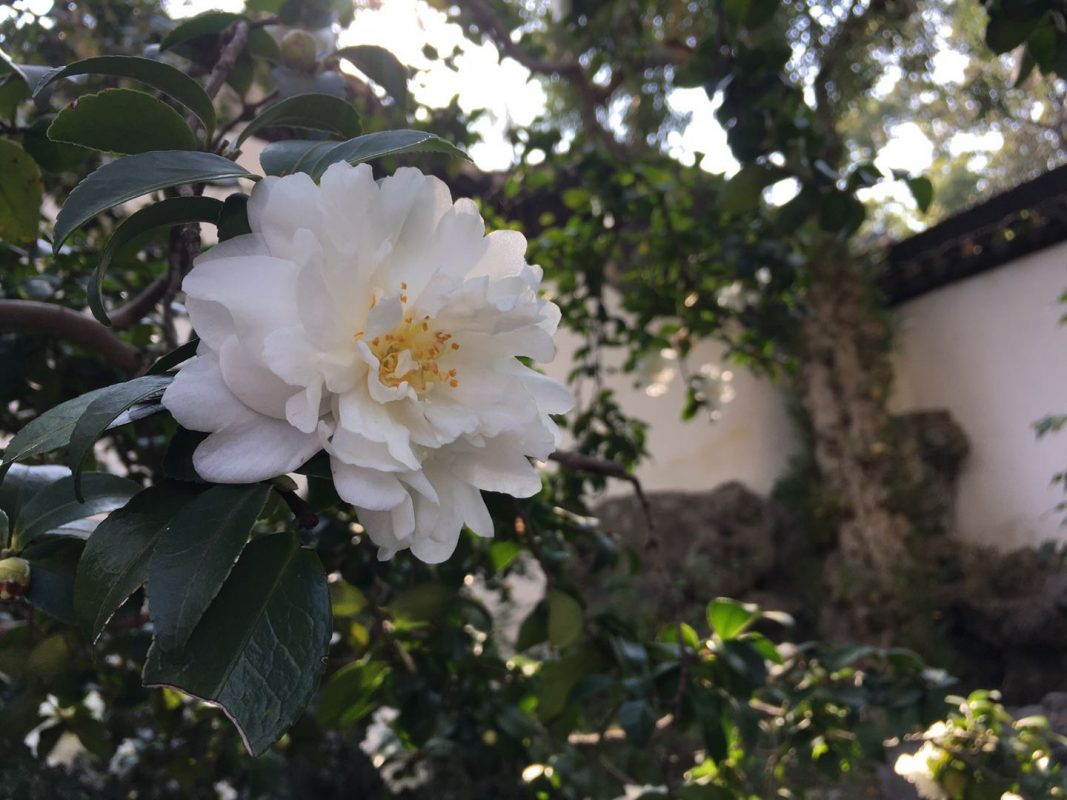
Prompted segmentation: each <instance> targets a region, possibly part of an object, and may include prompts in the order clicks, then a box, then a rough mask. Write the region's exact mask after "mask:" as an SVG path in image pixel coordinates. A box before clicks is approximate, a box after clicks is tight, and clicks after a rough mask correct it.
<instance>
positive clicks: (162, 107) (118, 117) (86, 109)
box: [48, 89, 197, 155]
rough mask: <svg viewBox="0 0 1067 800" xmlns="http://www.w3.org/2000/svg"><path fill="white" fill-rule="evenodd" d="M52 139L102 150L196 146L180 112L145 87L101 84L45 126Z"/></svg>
mask: <svg viewBox="0 0 1067 800" xmlns="http://www.w3.org/2000/svg"><path fill="white" fill-rule="evenodd" d="M48 138H49V139H51V140H52V141H53V142H64V143H66V144H76V145H78V146H79V147H87V148H89V149H92V150H102V151H104V152H107V153H120V154H123V155H126V154H130V153H146V152H149V151H151V150H196V147H197V142H196V135H195V134H194V133H193V131H192V129H191V128H190V127H189V126H188V125H187V124H186V122H185V120H184V119H182V116H181V114H179V113H178V112H177V111H175V110H174V109H173V108H171V107H170V106H168V105H167V104H166V103H164V102H163V101H162V100H158V99H156V98H155V97H153V96H152V95H150V94H148V93H146V92H140V91H137V90H136V89H104V90H103V91H101V92H97V93H96V94H85V95H82V96H81V97H79V98H78V99H77V100H76V101H74V102H73V103H71V104H70V105H69V106H67V107H66V108H64V109H63V110H62V111H60V112H59V114H58V115H57V116H56V118H55V120H54V121H53V122H52V124H51V125H50V126H49V127H48Z"/></svg>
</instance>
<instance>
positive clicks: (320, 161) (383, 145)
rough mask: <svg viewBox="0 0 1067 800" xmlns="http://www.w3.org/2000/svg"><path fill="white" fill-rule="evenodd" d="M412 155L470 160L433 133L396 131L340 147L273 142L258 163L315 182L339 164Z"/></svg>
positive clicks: (268, 169)
mask: <svg viewBox="0 0 1067 800" xmlns="http://www.w3.org/2000/svg"><path fill="white" fill-rule="evenodd" d="M412 152H420V153H442V154H444V155H448V156H453V157H455V158H463V159H466V160H468V161H469V160H470V157H469V156H468V155H467V154H466V153H464V152H463V151H462V150H460V149H459V148H458V147H456V146H455V145H453V144H449V143H448V142H446V141H445V140H444V139H442V138H440V137H439V136H436V135H434V134H432V133H426V132H425V131H412V130H399V131H382V132H380V133H368V134H365V135H363V136H357V137H356V138H355V139H349V140H348V141H347V142H341V143H340V144H335V143H333V142H317V141H316V142H312V141H304V140H299V139H294V140H289V141H284V142H272V143H271V144H269V145H267V146H266V147H265V148H264V149H263V152H262V153H261V154H260V157H259V163H260V165H261V166H262V167H263V171H264V172H266V173H267V174H268V175H288V174H291V173H294V172H306V173H307V174H309V175H310V176H311V177H312V178H314V179H315V180H318V179H319V178H321V177H322V173H324V172H325V171H326V168H327V167H329V166H330V165H331V164H336V163H338V162H340V161H347V162H348V163H349V164H359V163H361V162H363V161H370V160H371V159H374V158H380V157H382V156H389V155H400V154H402V153H412Z"/></svg>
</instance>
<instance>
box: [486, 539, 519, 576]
mask: <svg viewBox="0 0 1067 800" xmlns="http://www.w3.org/2000/svg"><path fill="white" fill-rule="evenodd" d="M521 552H522V547H521V546H520V545H519V543H518V542H508V541H503V540H500V541H496V542H493V543H492V544H491V545H489V563H490V565H491V566H492V567H493V572H503V571H504V570H506V569H507V568H508V567H510V566H511V565H512V564H514V563H515V559H516V558H518V557H519V553H521Z"/></svg>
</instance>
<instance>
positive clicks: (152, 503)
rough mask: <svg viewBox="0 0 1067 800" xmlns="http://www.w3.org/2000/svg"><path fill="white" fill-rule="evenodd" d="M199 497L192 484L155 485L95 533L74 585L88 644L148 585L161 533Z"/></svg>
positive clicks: (115, 513) (99, 526)
mask: <svg viewBox="0 0 1067 800" xmlns="http://www.w3.org/2000/svg"><path fill="white" fill-rule="evenodd" d="M196 494H197V489H196V488H194V487H193V486H191V485H190V484H176V483H163V484H160V485H158V486H152V487H150V488H148V489H145V490H144V491H143V492H140V493H138V494H136V495H134V496H133V498H131V499H130V501H129V502H128V503H127V504H126V505H124V506H123V507H122V508H120V509H118V510H117V511H113V512H112V513H111V515H110V516H108V518H107V519H105V520H104V521H103V522H101V523H100V524H99V525H98V526H97V528H96V530H95V531H93V534H92V536H90V537H89V541H88V543H87V544H86V545H85V552H84V553H83V554H82V557H81V561H80V562H79V564H78V572H77V577H76V579H75V581H74V607H75V608H76V609H77V616H78V621H79V623H80V624H81V626H82V627H83V628H84V629H85V630H86V631H87V632H88V634H89V639H90V641H92V642H95V641H96V639H97V638H99V636H100V633H101V632H102V631H103V629H104V626H105V625H106V624H107V621H108V620H109V619H110V618H111V615H112V614H114V613H115V612H116V611H117V610H118V609H119V607H120V606H121V605H122V604H123V603H124V602H126V599H127V598H128V597H129V596H130V595H132V594H133V593H134V592H135V591H137V590H138V589H139V588H140V587H141V586H142V585H143V584H144V583H145V581H146V580H148V561H149V559H150V557H151V555H152V550H153V549H154V548H155V546H156V542H157V541H158V540H159V536H160V534H161V533H162V532H163V528H164V527H165V526H166V524H167V523H168V522H170V520H171V518H172V517H173V516H174V515H175V514H177V513H178V511H179V510H180V509H181V508H182V507H183V506H184V505H186V504H187V503H188V502H189V501H190V500H192V499H193V498H194V497H196Z"/></svg>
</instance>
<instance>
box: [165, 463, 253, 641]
mask: <svg viewBox="0 0 1067 800" xmlns="http://www.w3.org/2000/svg"><path fill="white" fill-rule="evenodd" d="M269 491H270V486H269V485H268V484H266V483H253V484H239V485H228V486H221V485H220V486H212V487H211V488H210V489H208V490H207V491H205V492H204V493H203V494H201V495H199V496H197V498H196V499H195V500H193V501H192V502H191V503H189V504H188V505H187V506H185V508H183V509H182V510H181V512H180V513H178V514H177V515H175V516H174V518H173V519H172V520H171V521H170V524H168V525H167V527H166V528H165V529H164V530H163V534H162V536H161V537H160V539H159V542H158V543H157V545H156V548H155V550H154V551H153V553H152V557H151V560H150V561H149V565H148V607H149V610H150V612H151V615H152V622H153V624H154V625H155V629H156V644H157V646H158V647H159V648H160V649H161V650H162V651H163V652H165V653H167V654H168V655H171V654H178V653H180V652H181V651H182V650H183V649H184V648H185V645H186V644H187V643H188V641H189V637H190V636H191V635H192V633H193V630H194V629H195V628H196V626H197V623H199V622H200V618H201V617H202V616H203V615H204V612H205V611H207V609H208V606H210V605H211V601H212V600H213V599H214V598H215V595H217V594H218V592H219V589H221V588H222V584H223V582H224V581H225V580H226V576H227V575H229V574H230V570H231V569H232V568H233V563H234V561H235V560H236V559H237V556H238V554H239V553H240V552H241V550H242V549H243V548H244V546H245V543H246V542H247V541H248V535H249V533H250V531H251V530H252V525H253V524H255V521H256V518H257V517H258V516H259V512H260V511H262V510H263V506H264V504H265V503H266V502H267V493H268V492H269Z"/></svg>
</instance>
